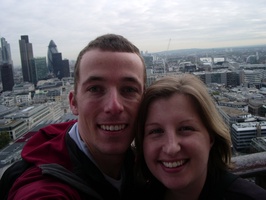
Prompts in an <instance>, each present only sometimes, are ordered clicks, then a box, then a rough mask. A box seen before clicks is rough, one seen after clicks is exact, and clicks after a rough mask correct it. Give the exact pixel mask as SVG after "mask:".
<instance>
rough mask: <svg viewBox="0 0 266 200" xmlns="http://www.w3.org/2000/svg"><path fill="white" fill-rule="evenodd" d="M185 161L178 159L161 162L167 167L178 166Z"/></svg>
mask: <svg viewBox="0 0 266 200" xmlns="http://www.w3.org/2000/svg"><path fill="white" fill-rule="evenodd" d="M184 163H185V160H179V161H175V162H163V165H164V166H165V167H168V168H173V167H179V166H181V165H183V164H184Z"/></svg>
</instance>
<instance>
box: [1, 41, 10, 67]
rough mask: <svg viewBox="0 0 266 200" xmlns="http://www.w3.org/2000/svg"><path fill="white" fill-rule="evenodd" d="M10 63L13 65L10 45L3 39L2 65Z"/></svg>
mask: <svg viewBox="0 0 266 200" xmlns="http://www.w3.org/2000/svg"><path fill="white" fill-rule="evenodd" d="M3 63H8V64H13V62H12V58H11V50H10V45H9V43H8V42H7V41H6V39H5V38H1V55H0V64H3Z"/></svg>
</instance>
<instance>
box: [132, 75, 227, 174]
mask: <svg viewBox="0 0 266 200" xmlns="http://www.w3.org/2000/svg"><path fill="white" fill-rule="evenodd" d="M180 93H181V94H185V95H188V96H190V97H191V98H192V99H193V100H194V102H195V103H196V106H197V108H198V112H199V114H200V116H201V119H202V122H203V124H204V125H205V127H206V128H207V130H208V133H209V134H210V137H211V138H212V139H213V140H214V144H213V146H212V148H211V150H210V155H209V162H208V173H211V174H213V173H214V172H215V171H216V170H219V169H220V170H227V169H229V168H230V167H231V137H230V132H229V129H228V127H227V125H226V124H225V122H224V121H223V119H222V117H221V115H220V113H219V112H218V110H217V108H216V105H215V103H214V100H213V98H212V97H211V96H210V94H209V93H208V90H207V87H206V86H205V84H204V83H203V82H202V81H201V80H200V79H199V78H197V77H196V76H194V75H192V74H182V75H178V76H174V77H164V78H161V79H160V80H158V81H156V82H155V83H154V84H152V85H151V86H150V87H148V88H147V90H146V92H145V94H144V96H143V100H142V103H141V105H140V108H139V113H138V117H137V121H136V122H137V124H136V126H135V127H136V138H135V145H136V146H135V147H136V155H137V169H138V170H139V173H140V174H141V175H142V176H144V177H145V178H146V179H147V178H148V179H149V177H150V176H151V174H150V172H149V170H148V168H147V166H146V164H145V160H144V156H143V138H144V126H145V121H146V119H147V113H148V110H149V106H150V104H151V103H152V102H154V101H156V100H158V99H162V98H169V97H171V96H172V95H174V94H180Z"/></svg>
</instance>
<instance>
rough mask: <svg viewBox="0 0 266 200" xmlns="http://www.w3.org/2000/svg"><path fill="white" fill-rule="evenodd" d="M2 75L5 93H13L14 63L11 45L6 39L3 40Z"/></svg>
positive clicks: (1, 52)
mask: <svg viewBox="0 0 266 200" xmlns="http://www.w3.org/2000/svg"><path fill="white" fill-rule="evenodd" d="M0 74H1V75H0V78H1V81H2V86H3V91H12V89H13V86H14V75H13V61H12V58H11V50H10V45H9V43H8V42H7V41H6V40H5V38H1V48H0Z"/></svg>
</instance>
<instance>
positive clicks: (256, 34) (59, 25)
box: [0, 0, 266, 66]
mask: <svg viewBox="0 0 266 200" xmlns="http://www.w3.org/2000/svg"><path fill="white" fill-rule="evenodd" d="M0 19H1V20H0V37H4V38H5V39H6V40H7V42H8V43H9V44H10V46H11V53H12V59H13V62H14V65H15V66H17V65H21V62H20V54H19V44H18V40H19V39H20V36H21V35H28V36H29V40H30V42H31V43H32V44H33V53H34V57H43V56H47V47H48V44H49V42H50V40H54V42H55V44H56V45H57V49H58V51H59V52H61V53H62V57H63V58H67V59H69V60H75V59H76V57H77V55H78V53H79V51H80V50H81V49H82V48H83V47H84V46H85V45H86V44H87V43H88V42H89V41H90V40H92V39H94V38H95V37H97V36H99V35H102V34H105V33H116V34H121V35H123V36H125V37H126V38H128V39H129V40H130V41H132V42H133V43H134V44H135V45H136V46H137V47H139V49H140V50H142V51H148V52H157V51H165V50H167V49H168V46H169V50H174V49H187V48H215V47H231V46H243V45H255V44H266V1H265V0H241V1H240V0H230V1H228V0H131V1H127V0H43V1H41V0H1V2H0ZM169 41H170V43H169Z"/></svg>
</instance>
